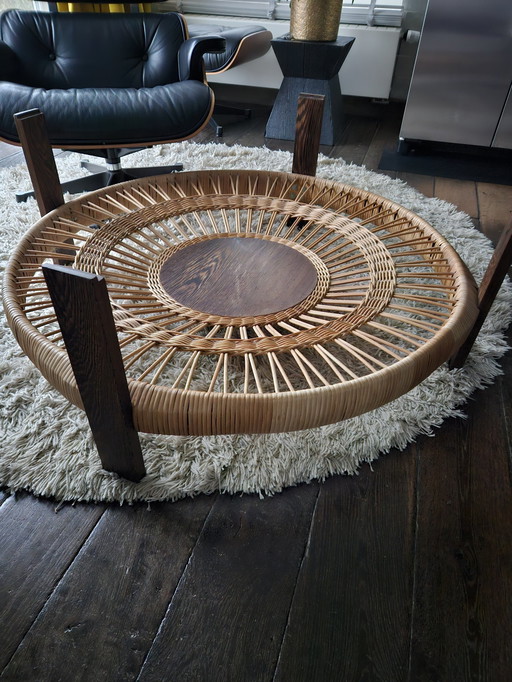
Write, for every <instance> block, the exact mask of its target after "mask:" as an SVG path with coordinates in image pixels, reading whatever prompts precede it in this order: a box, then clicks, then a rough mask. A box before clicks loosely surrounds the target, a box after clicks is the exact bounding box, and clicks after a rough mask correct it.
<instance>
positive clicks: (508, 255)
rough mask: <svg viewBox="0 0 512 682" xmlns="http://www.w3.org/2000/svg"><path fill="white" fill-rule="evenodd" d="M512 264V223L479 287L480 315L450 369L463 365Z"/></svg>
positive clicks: (498, 245)
mask: <svg viewBox="0 0 512 682" xmlns="http://www.w3.org/2000/svg"><path fill="white" fill-rule="evenodd" d="M511 264H512V224H511V225H509V226H508V227H507V228H506V229H505V230H504V232H503V234H502V235H501V238H500V240H499V242H498V244H497V246H496V248H495V250H494V253H493V255H492V258H491V260H490V262H489V265H488V267H487V270H486V272H485V275H484V277H483V279H482V283H481V285H480V287H479V289H478V310H479V312H478V317H477V318H476V322H475V324H474V325H473V327H472V329H471V331H470V333H469V334H468V337H467V339H466V341H465V342H464V343H463V344H462V346H461V347H460V348H459V350H458V351H457V352H456V353H455V355H454V356H453V357H452V358H451V360H450V363H449V366H450V369H454V368H456V367H462V365H463V364H464V362H465V361H466V358H467V357H468V355H469V352H470V350H471V348H472V347H473V344H474V343H475V340H476V337H477V336H478V333H479V332H480V329H481V328H482V325H483V323H484V322H485V318H486V317H487V315H488V313H489V310H490V309H491V305H492V303H493V301H494V299H495V298H496V294H497V293H498V291H499V288H500V286H501V285H502V283H503V280H504V279H505V277H506V274H507V272H508V270H509V268H510V266H511Z"/></svg>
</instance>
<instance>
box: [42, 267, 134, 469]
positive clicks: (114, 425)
mask: <svg viewBox="0 0 512 682" xmlns="http://www.w3.org/2000/svg"><path fill="white" fill-rule="evenodd" d="M43 272H44V276H45V279H46V283H47V285H48V290H49V293H50V296H51V299H52V303H53V307H54V309H55V313H56V315H57V319H58V322H59V325H60V328H61V332H62V337H63V339H64V343H65V345H66V350H67V352H68V355H69V360H70V362H71V367H72V369H73V373H74V375H75V379H76V382H77V385H78V389H79V391H80V396H81V398H82V402H83V406H84V409H85V412H86V414H87V418H88V420H89V425H90V427H91V430H92V434H93V437H94V441H95V443H96V447H97V448H98V454H99V456H100V459H101V463H102V465H103V468H104V469H106V470H107V471H113V472H115V473H117V474H119V475H120V476H123V477H124V478H127V479H130V480H132V481H140V479H141V478H142V477H143V476H144V475H145V473H146V471H145V468H144V461H143V458H142V451H141V447H140V442H139V437H138V434H137V431H136V430H135V427H134V425H133V415H132V404H131V400H130V393H129V389H128V382H127V379H126V374H125V371H124V366H123V359H122V356H121V351H120V348H119V343H118V340H117V333H116V329H115V324H114V318H113V315H112V308H111V306H110V301H109V297H108V293H107V287H106V283H105V279H104V278H103V277H101V276H98V275H94V274H91V273H86V272H81V271H79V270H73V269H72V268H69V267H64V266H61V265H52V264H45V265H43Z"/></svg>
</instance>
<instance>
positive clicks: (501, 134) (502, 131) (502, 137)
mask: <svg viewBox="0 0 512 682" xmlns="http://www.w3.org/2000/svg"><path fill="white" fill-rule="evenodd" d="M492 146H493V147H502V148H503V149H512V88H510V90H509V91H508V97H507V101H506V102H505V106H504V108H503V113H502V114H501V118H500V121H499V123H498V128H497V130H496V135H495V136H494V140H493V142H492Z"/></svg>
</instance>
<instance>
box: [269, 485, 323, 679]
mask: <svg viewBox="0 0 512 682" xmlns="http://www.w3.org/2000/svg"><path fill="white" fill-rule="evenodd" d="M320 493H321V487H320V484H319V485H318V489H317V493H316V498H315V504H314V506H313V510H312V512H311V521H310V524H309V531H308V537H307V539H306V542H305V543H304V550H303V552H302V557H301V560H300V563H299V568H298V570H297V575H296V577H295V584H294V586H293V592H292V596H291V598H290V606H289V608H288V613H287V616H286V625H285V626H284V630H283V635H282V637H281V645H280V647H279V653H278V655H277V659H276V665H275V667H274V672H273V674H272V682H276V675H277V671H278V669H279V663H280V660H281V653H282V650H283V644H284V640H285V639H286V632H287V630H288V626H289V625H290V617H291V613H292V609H293V603H294V600H295V594H296V592H297V586H298V584H299V577H300V574H301V571H302V567H303V565H304V561H305V559H306V555H307V553H308V549H309V548H310V546H311V537H312V534H313V526H314V521H315V516H316V511H317V508H318V500H319V498H320Z"/></svg>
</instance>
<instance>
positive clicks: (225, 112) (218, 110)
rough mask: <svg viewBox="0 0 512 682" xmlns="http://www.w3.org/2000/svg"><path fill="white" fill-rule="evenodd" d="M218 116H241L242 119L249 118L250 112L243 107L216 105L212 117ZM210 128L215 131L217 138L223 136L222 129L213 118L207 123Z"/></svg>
mask: <svg viewBox="0 0 512 682" xmlns="http://www.w3.org/2000/svg"><path fill="white" fill-rule="evenodd" d="M218 114H220V115H221V116H243V117H244V118H251V115H252V110H251V109H245V108H243V107H235V106H229V105H227V104H216V105H215V110H214V115H218ZM209 123H210V126H211V127H212V128H213V129H214V130H215V134H216V135H217V137H222V136H223V134H224V127H223V126H221V125H219V123H217V121H216V120H215V119H214V118H213V116H212V118H211V119H210V121H209Z"/></svg>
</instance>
